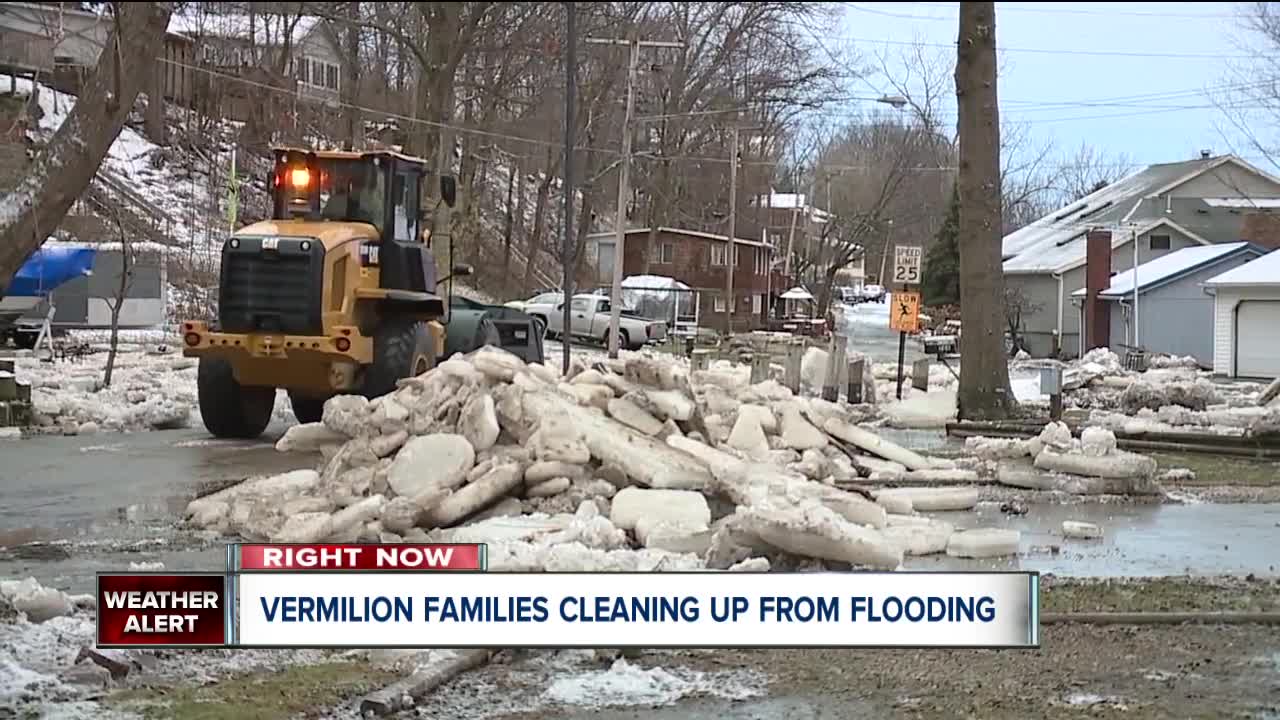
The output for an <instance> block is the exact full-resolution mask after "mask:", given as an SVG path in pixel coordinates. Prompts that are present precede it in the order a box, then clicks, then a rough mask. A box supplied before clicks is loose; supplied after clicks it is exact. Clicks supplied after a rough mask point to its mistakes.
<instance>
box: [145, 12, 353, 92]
mask: <svg viewBox="0 0 1280 720" xmlns="http://www.w3.org/2000/svg"><path fill="white" fill-rule="evenodd" d="M169 32H170V33H172V34H177V35H180V36H182V37H185V38H189V39H190V40H191V41H192V42H193V43H195V45H196V51H195V53H196V60H197V63H198V65H199V66H200V67H201V68H204V69H205V70H206V71H207V72H203V73H201V76H202V78H203V83H204V85H205V87H207V88H209V90H208V92H219V91H220V92H221V93H223V94H225V95H227V96H229V97H230V98H232V103H231V113H232V115H233V116H235V117H243V116H244V115H245V113H246V112H247V111H248V109H249V108H250V107H252V106H254V105H261V102H262V92H263V89H262V88H261V87H260V86H261V85H263V84H266V85H271V86H275V87H279V88H281V89H282V90H283V91H285V93H287V94H288V95H291V96H293V97H296V98H297V99H299V100H305V101H308V102H312V103H316V104H318V105H322V106H326V107H331V108H336V107H337V106H338V103H339V100H340V98H341V93H342V83H343V72H342V55H341V49H340V47H339V45H338V41H337V38H336V36H335V35H334V32H333V29H332V28H331V27H330V26H329V23H328V22H327V21H325V20H324V19H322V18H319V17H316V16H313V15H279V14H268V13H263V14H255V15H243V14H236V13H212V12H207V11H206V12H196V13H183V14H174V15H173V16H172V17H171V18H170V20H169ZM238 80H248V81H250V82H238ZM214 88H217V90H214Z"/></svg>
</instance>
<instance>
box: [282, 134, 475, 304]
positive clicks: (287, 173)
mask: <svg viewBox="0 0 1280 720" xmlns="http://www.w3.org/2000/svg"><path fill="white" fill-rule="evenodd" d="M426 174H427V170H426V163H425V162H423V161H422V160H421V159H419V158H413V157H409V156H407V155H401V154H400V153H395V152H390V151H378V152H318V151H306V150H292V149H281V150H278V151H276V154H275V172H274V174H273V178H272V196H273V212H272V217H273V219H275V220H277V221H291V220H293V221H297V220H302V221H309V222H326V223H327V222H333V223H356V224H360V225H363V226H366V227H367V231H368V232H369V235H370V236H371V237H370V240H368V241H366V242H364V243H362V244H361V246H360V249H359V252H360V262H361V264H362V265H363V266H366V267H377V268H378V269H379V278H380V282H379V285H380V287H382V288H385V289H388V290H404V291H410V292H417V293H424V292H425V293H433V292H434V291H435V285H436V271H435V262H434V260H433V258H432V255H431V237H430V232H429V231H428V230H427V225H428V218H429V212H428V211H427V209H426V208H424V207H422V183H423V181H424V176H425V175H426ZM454 188H455V185H454V182H453V178H445V179H444V180H442V182H441V189H442V192H441V197H442V198H443V200H444V202H445V204H447V205H449V206H452V205H453V200H454V197H453V195H454V193H455V192H456V190H454Z"/></svg>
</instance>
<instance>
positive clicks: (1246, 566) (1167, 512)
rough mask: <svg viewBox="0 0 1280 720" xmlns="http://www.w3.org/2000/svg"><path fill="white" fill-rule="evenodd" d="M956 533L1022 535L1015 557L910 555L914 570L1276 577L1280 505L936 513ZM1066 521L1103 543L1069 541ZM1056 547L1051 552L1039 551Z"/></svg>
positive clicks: (986, 508) (993, 508)
mask: <svg viewBox="0 0 1280 720" xmlns="http://www.w3.org/2000/svg"><path fill="white" fill-rule="evenodd" d="M933 515H935V516H936V517H938V518H939V519H943V520H946V521H948V522H951V523H954V524H955V525H956V527H957V528H960V529H967V528H975V527H998V528H1008V529H1012V530H1019V531H1021V533H1022V543H1021V548H1020V555H1019V556H1018V557H1016V558H999V559H992V560H966V559H961V558H951V557H947V556H945V555H931V556H927V557H920V558H909V559H908V561H907V563H906V567H907V568H908V569H912V570H942V569H948V570H979V569H992V570H1018V569H1021V570H1039V571H1040V572H1049V573H1055V574H1058V575H1064V576H1077V577H1120V576H1126V575H1131V576H1167V575H1182V574H1191V575H1233V574H1234V575H1244V574H1247V573H1254V574H1255V575H1259V576H1263V577H1274V576H1276V575H1277V569H1278V568H1280V558H1278V557H1277V555H1276V554H1275V551H1274V544H1275V539H1276V537H1277V532H1278V531H1277V523H1280V504H1231V505H1218V504H1212V503H1203V504H1198V505H1115V504H1107V505H1103V504H1098V503H1093V504H1083V505H1036V506H1034V507H1032V508H1031V512H1029V513H1028V514H1026V515H1020V516H1010V515H1005V514H1004V513H1001V512H1000V509H999V506H998V505H995V504H982V505H979V506H978V508H977V509H976V511H974V512H965V513H933ZM1063 520H1083V521H1085V522H1092V523H1097V524H1098V525H1100V526H1102V529H1103V537H1102V538H1101V539H1099V540H1065V539H1064V538H1063V537H1062V521H1063ZM1051 546H1057V547H1058V548H1059V551H1058V553H1057V554H1052V553H1051V552H1048V551H1046V550H1043V549H1040V548H1046V547H1051ZM1033 548H1035V549H1033Z"/></svg>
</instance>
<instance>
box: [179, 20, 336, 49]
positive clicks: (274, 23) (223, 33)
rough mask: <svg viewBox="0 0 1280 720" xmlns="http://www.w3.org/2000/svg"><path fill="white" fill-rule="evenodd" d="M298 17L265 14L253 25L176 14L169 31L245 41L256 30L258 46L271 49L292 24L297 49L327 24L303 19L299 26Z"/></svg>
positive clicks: (294, 43) (292, 38) (193, 36)
mask: <svg viewBox="0 0 1280 720" xmlns="http://www.w3.org/2000/svg"><path fill="white" fill-rule="evenodd" d="M295 17H296V16H285V15H270V14H262V15H257V16H256V17H254V18H253V21H252V22H251V21H250V18H249V16H248V15H242V14H239V13H227V14H222V13H218V14H214V13H199V14H188V13H183V14H179V13H174V14H173V15H170V16H169V28H168V31H169V32H170V33H172V34H177V35H183V36H186V37H192V38H195V37H202V36H204V37H217V38H227V39H239V40H245V39H248V38H249V31H250V29H252V30H253V38H254V44H255V45H260V46H266V47H270V46H274V45H281V44H283V42H284V37H285V32H286V30H288V29H289V25H290V24H293V28H292V33H291V34H290V40H289V43H290V44H291V45H297V44H299V43H301V42H302V41H303V39H305V38H306V37H307V36H308V35H310V34H311V32H312V31H313V30H315V29H316V28H317V27H318V26H319V25H320V23H322V22H324V20H323V18H319V17H316V16H314V15H303V16H301V17H296V19H297V22H296V23H294V19H295Z"/></svg>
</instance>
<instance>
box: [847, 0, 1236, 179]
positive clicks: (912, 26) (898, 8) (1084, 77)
mask: <svg viewBox="0 0 1280 720" xmlns="http://www.w3.org/2000/svg"><path fill="white" fill-rule="evenodd" d="M845 7H846V10H845V17H844V21H843V24H842V26H841V27H840V28H838V29H833V30H832V32H831V34H830V37H829V38H828V37H826V36H824V39H826V40H829V41H831V42H838V43H839V44H840V47H850V46H851V47H853V48H856V49H858V50H859V52H860V54H861V55H862V57H864V58H868V57H872V56H874V55H875V54H876V53H881V52H886V51H887V52H888V53H889V54H890V55H891V56H892V55H895V54H896V53H899V52H901V51H902V50H904V49H907V47H906V46H907V45H909V44H910V43H912V42H914V41H916V40H920V41H922V42H925V43H930V44H936V45H938V46H939V47H936V48H932V50H933V51H934V52H943V53H950V54H951V56H952V58H954V52H955V51H954V43H955V38H956V34H957V19H956V16H957V13H958V3H954V2H949V3H948V2H894V3H877V2H864V3H846V4H845ZM1246 10H1247V5H1244V4H1237V3H1209V2H1185V3H1136V2H1129V3H1100V2H1078V3H1063V2H1053V3H1048V2H1045V3H1026V2H1021V3H1004V2H998V3H996V43H997V46H999V47H1001V48H1005V50H1003V51H1002V53H1001V64H1002V65H1001V70H1002V74H1001V76H1000V78H999V82H1000V84H999V93H1000V105H1001V112H1002V115H1004V116H1005V117H1007V118H1009V119H1017V120H1021V121H1028V122H1029V123H1031V128H1030V129H1031V132H1032V133H1033V134H1034V136H1035V137H1036V138H1038V139H1044V138H1053V139H1054V140H1055V141H1056V143H1057V146H1058V150H1059V152H1060V153H1061V152H1065V151H1067V150H1068V149H1073V148H1076V147H1078V146H1079V145H1080V143H1081V141H1086V142H1088V143H1090V144H1092V145H1095V146H1097V147H1098V148H1100V149H1105V150H1106V151H1107V152H1108V153H1112V154H1114V153H1121V152H1123V153H1126V154H1127V155H1128V156H1129V157H1130V158H1131V159H1132V160H1134V161H1135V162H1137V163H1141V164H1147V163H1154V162H1168V161H1175V160H1181V159H1186V158H1190V157H1194V156H1196V155H1197V154H1198V153H1199V152H1200V150H1202V149H1208V150H1211V151H1212V152H1213V153H1215V154H1218V153H1223V152H1230V151H1231V149H1232V148H1231V147H1229V144H1228V142H1227V141H1226V140H1224V138H1223V134H1222V130H1225V129H1226V127H1227V126H1226V125H1224V123H1223V122H1221V120H1220V118H1221V114H1220V112H1219V111H1218V110H1217V109H1216V108H1213V107H1209V108H1206V107H1203V106H1206V105H1210V106H1211V105H1212V104H1213V101H1212V99H1210V98H1208V97H1206V96H1205V94H1204V91H1205V90H1206V89H1214V90H1216V89H1218V88H1220V87H1221V86H1223V85H1224V84H1225V83H1227V82H1230V80H1229V78H1228V73H1229V68H1228V67H1227V63H1232V62H1234V63H1237V64H1238V63H1242V62H1244V58H1245V52H1246V50H1247V48H1246V47H1245V46H1244V44H1245V43H1247V42H1248V41H1249V35H1248V33H1247V32H1246V31H1245V29H1244V27H1243V24H1244V22H1245V20H1244V19H1243V15H1242V14H1243V13H1244V12H1245V11H1246ZM1095 53H1096V54H1095ZM1104 53H1105V54H1104ZM888 89H889V88H888V85H887V84H885V83H884V82H883V79H882V78H876V77H869V78H867V79H866V81H865V82H864V83H863V87H862V88H861V90H864V91H866V92H867V93H868V94H872V93H874V92H875V91H877V90H879V91H887V90H888ZM1153 96H1155V97H1153ZM948 99H949V101H950V103H951V104H950V105H949V112H948V122H949V123H950V124H952V126H954V122H955V116H954V95H951V96H950V97H949V98H948ZM1090 103H1093V104H1090ZM1250 152H1251V151H1250V150H1248V149H1247V148H1243V147H1242V148H1241V150H1240V154H1241V155H1248V154H1250ZM1253 160H1254V159H1252V158H1251V161H1253Z"/></svg>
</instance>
